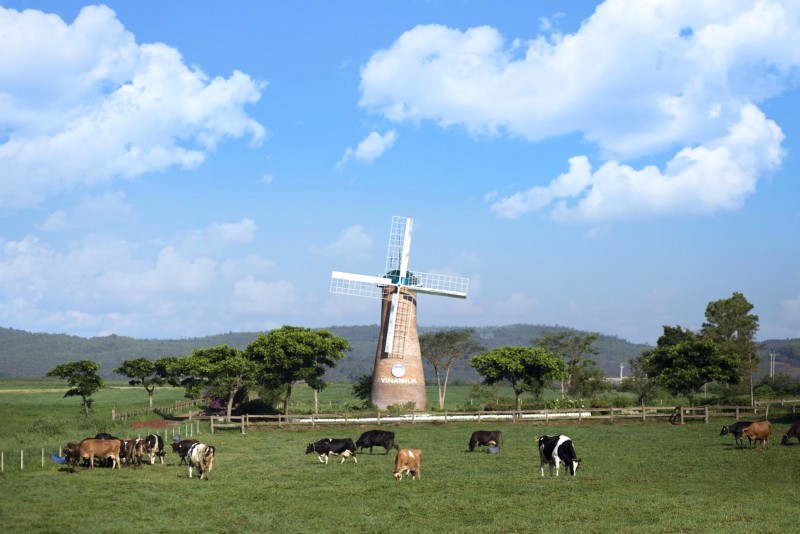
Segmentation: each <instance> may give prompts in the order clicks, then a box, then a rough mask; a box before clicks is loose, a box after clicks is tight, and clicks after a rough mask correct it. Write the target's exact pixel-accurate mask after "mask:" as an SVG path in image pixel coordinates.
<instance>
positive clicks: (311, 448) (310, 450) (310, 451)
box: [306, 443, 314, 454]
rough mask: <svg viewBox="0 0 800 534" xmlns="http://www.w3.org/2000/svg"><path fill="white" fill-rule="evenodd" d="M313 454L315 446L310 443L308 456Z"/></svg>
mask: <svg viewBox="0 0 800 534" xmlns="http://www.w3.org/2000/svg"><path fill="white" fill-rule="evenodd" d="M312 452H314V444H313V443H309V444H308V447H306V454H311V453H312Z"/></svg>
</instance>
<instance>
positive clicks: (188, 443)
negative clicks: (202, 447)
mask: <svg viewBox="0 0 800 534" xmlns="http://www.w3.org/2000/svg"><path fill="white" fill-rule="evenodd" d="M195 443H200V442H199V441H197V440H196V439H184V440H181V441H178V442H176V443H172V452H175V453H177V454H178V456H179V457H180V461H179V462H178V465H181V464H182V463H187V462H186V455H187V454H189V449H190V448H192V445H194V444H195Z"/></svg>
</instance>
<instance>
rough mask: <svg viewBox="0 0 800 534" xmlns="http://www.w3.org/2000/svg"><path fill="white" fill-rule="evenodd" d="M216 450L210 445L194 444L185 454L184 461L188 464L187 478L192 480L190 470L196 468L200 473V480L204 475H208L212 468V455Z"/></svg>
mask: <svg viewBox="0 0 800 534" xmlns="http://www.w3.org/2000/svg"><path fill="white" fill-rule="evenodd" d="M215 452H216V449H215V448H214V447H213V446H212V445H206V444H205V443H194V444H193V445H192V446H191V447H190V448H189V452H188V453H187V454H186V460H187V463H188V464H189V478H192V468H193V467H196V468H197V470H198V471H199V472H200V480H203V476H205V474H206V473H210V472H211V469H213V467H214V453H215Z"/></svg>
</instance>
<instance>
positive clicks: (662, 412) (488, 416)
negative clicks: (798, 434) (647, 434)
mask: <svg viewBox="0 0 800 534" xmlns="http://www.w3.org/2000/svg"><path fill="white" fill-rule="evenodd" d="M798 407H800V400H788V401H787V400H783V401H770V402H761V403H758V404H757V405H756V406H755V407H751V406H709V405H704V406H681V407H669V406H628V407H615V406H609V407H604V408H591V409H587V408H576V409H567V410H554V409H549V410H548V409H543V410H522V411H517V410H508V411H492V412H434V413H429V412H415V411H412V412H409V413H401V414H385V413H381V412H367V413H362V412H359V413H358V414H353V413H338V414H337V413H332V414H311V415H289V416H285V415H251V414H245V415H235V416H231V417H230V419H228V418H226V417H225V416H216V415H215V416H199V417H197V419H202V420H206V419H208V420H209V423H210V427H211V433H212V434H213V433H214V430H215V429H227V428H236V429H238V430H239V431H240V432H241V433H242V434H245V433H246V431H247V428H248V427H250V426H276V427H281V426H284V425H311V426H312V427H313V426H316V425H326V424H328V425H342V424H344V425H350V424H355V425H361V424H370V423H372V424H377V425H381V424H389V423H412V424H415V423H424V422H444V423H448V422H455V421H478V422H482V421H510V422H517V421H543V422H549V421H552V420H573V421H574V420H578V421H582V420H608V421H610V422H612V423H613V422H614V421H616V420H625V419H638V420H642V421H646V420H648V419H650V420H653V419H666V420H668V422H670V423H673V424H684V423H685V421H686V420H689V419H702V420H703V422H704V423H709V422H710V419H711V418H712V417H714V418H723V417H730V418H733V419H735V420H737V421H738V420H739V419H741V418H751V419H752V418H755V417H759V418H763V419H766V418H768V417H769V414H770V412H772V413H773V414H775V413H784V414H788V413H791V414H792V416H795V415H797V412H798Z"/></svg>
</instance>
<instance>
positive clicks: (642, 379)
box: [621, 327, 667, 406]
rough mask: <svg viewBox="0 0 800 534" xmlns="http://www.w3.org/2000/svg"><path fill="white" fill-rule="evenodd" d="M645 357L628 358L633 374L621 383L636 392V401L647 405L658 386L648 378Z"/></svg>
mask: <svg viewBox="0 0 800 534" xmlns="http://www.w3.org/2000/svg"><path fill="white" fill-rule="evenodd" d="M665 328H667V327H665ZM643 358H644V356H639V357H638V358H633V359H631V360H628V365H629V366H630V369H631V374H630V376H629V377H627V378H626V379H625V380H623V381H622V384H621V385H622V388H623V390H624V391H631V392H633V393H635V394H636V402H638V403H639V404H641V405H642V406H645V405H646V404H647V403H648V402H650V400H652V398H653V396H655V393H656V391H658V386H657V385H656V384H655V383H654V382H653V381H652V380H650V379H649V378H648V376H647V371H646V370H645V368H644V365H645V364H644V361H643Z"/></svg>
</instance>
